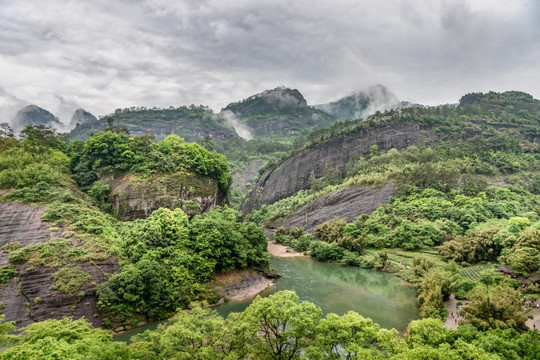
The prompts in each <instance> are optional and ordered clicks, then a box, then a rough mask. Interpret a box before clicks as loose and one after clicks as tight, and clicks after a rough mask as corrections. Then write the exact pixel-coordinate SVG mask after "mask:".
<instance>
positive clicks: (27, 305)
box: [0, 202, 119, 327]
mask: <svg viewBox="0 0 540 360" xmlns="http://www.w3.org/2000/svg"><path fill="white" fill-rule="evenodd" d="M45 209H46V207H45V206H39V207H37V206H30V205H24V204H21V203H17V202H8V203H1V204H0V247H2V246H4V245H6V244H8V243H14V242H20V246H21V248H24V247H26V246H28V245H32V244H38V243H41V242H48V241H51V240H52V239H55V238H59V237H62V233H63V232H64V231H65V230H67V229H65V228H62V227H60V228H58V227H56V228H53V227H51V226H52V224H50V223H45V222H43V221H41V216H42V215H43V212H44V211H45ZM71 241H72V246H73V249H74V250H76V248H78V247H80V246H81V244H80V243H78V241H76V240H71ZM8 259H9V254H7V252H6V251H5V249H3V250H2V251H0V266H4V265H8V264H9V261H8ZM14 266H15V267H16V269H17V275H16V276H15V277H14V278H12V279H11V281H10V282H9V283H7V284H5V285H4V286H3V287H2V285H0V301H1V302H2V303H3V304H4V309H3V312H4V314H5V315H6V320H7V321H15V322H16V325H17V327H22V326H25V325H28V324H30V323H32V322H34V321H42V320H46V319H50V318H54V319H61V318H63V317H66V316H72V317H73V318H75V319H78V318H81V317H83V316H84V317H85V318H86V319H87V320H89V321H90V322H92V323H93V324H94V325H95V326H101V325H102V316H101V314H100V312H99V310H98V309H97V297H96V294H95V290H96V288H97V287H98V286H99V285H100V284H101V283H103V282H105V281H106V280H107V279H106V274H110V273H114V272H117V271H118V269H119V266H118V264H117V262H116V260H115V259H114V258H109V259H105V260H100V261H94V262H82V263H78V264H77V267H79V268H80V269H81V270H82V271H84V273H86V274H88V275H89V276H90V277H91V279H90V280H89V281H87V282H86V283H85V284H83V285H82V286H81V287H80V288H79V289H78V290H77V292H76V294H74V295H71V296H70V295H67V294H65V293H63V292H61V291H59V290H58V289H56V288H55V279H54V277H53V274H54V273H55V272H57V271H58V270H59V268H57V267H41V266H32V265H30V264H29V263H28V262H23V263H17V264H16V265H14Z"/></svg>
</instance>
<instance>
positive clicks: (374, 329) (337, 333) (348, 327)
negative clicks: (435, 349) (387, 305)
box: [306, 311, 404, 359]
mask: <svg viewBox="0 0 540 360" xmlns="http://www.w3.org/2000/svg"><path fill="white" fill-rule="evenodd" d="M403 345H404V344H403V341H401V340H400V339H399V337H397V331H396V330H386V329H381V328H380V327H379V325H378V324H374V323H373V321H372V320H371V319H367V318H364V317H363V316H362V315H360V314H358V313H355V312H353V311H349V312H348V313H346V314H345V315H343V316H338V315H336V314H328V315H327V316H326V318H325V319H322V320H321V321H320V322H319V325H318V326H317V328H316V330H315V338H314V340H313V342H312V343H311V344H309V346H308V347H307V351H306V353H307V354H308V358H309V359H370V358H373V357H375V356H376V355H375V354H379V353H394V352H396V350H397V349H400V348H402V347H403ZM374 355H375V356H374Z"/></svg>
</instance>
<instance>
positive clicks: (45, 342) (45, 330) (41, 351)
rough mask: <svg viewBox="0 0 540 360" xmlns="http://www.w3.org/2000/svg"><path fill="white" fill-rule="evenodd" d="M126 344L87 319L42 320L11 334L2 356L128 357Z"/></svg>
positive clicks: (92, 359) (47, 358)
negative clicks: (9, 343) (113, 338)
mask: <svg viewBox="0 0 540 360" xmlns="http://www.w3.org/2000/svg"><path fill="white" fill-rule="evenodd" d="M133 355H135V354H134V353H132V352H131V351H130V350H129V348H128V347H127V346H126V344H124V343H122V342H118V341H113V340H112V336H111V335H110V334H109V333H108V332H107V331H105V330H101V329H96V328H94V327H93V326H92V325H91V324H90V323H89V322H88V321H87V320H85V319H79V320H71V319H68V318H64V319H62V320H52V319H51V320H45V321H41V322H36V323H33V324H31V325H28V326H27V327H25V328H23V329H22V330H21V332H20V333H19V334H17V335H13V336H12V343H11V346H10V347H9V348H7V349H3V350H2V359H10V360H11V359H14V360H15V359H17V360H33V359H44V360H53V359H75V360H83V359H84V360H98V359H103V360H113V359H114V360H116V359H119V360H129V359H133V357H134V356H133Z"/></svg>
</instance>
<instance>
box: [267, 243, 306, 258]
mask: <svg viewBox="0 0 540 360" xmlns="http://www.w3.org/2000/svg"><path fill="white" fill-rule="evenodd" d="M268 252H269V253H270V255H272V256H273V257H278V258H287V257H308V256H307V255H304V254H303V253H301V252H298V251H296V250H294V249H291V248H290V247H288V246H285V245H281V244H278V243H276V242H274V241H268Z"/></svg>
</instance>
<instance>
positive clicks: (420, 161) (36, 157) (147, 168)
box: [0, 88, 540, 359]
mask: <svg viewBox="0 0 540 360" xmlns="http://www.w3.org/2000/svg"><path fill="white" fill-rule="evenodd" d="M226 110H228V111H231V112H233V113H234V114H235V115H236V116H237V117H238V118H239V119H240V120H241V121H244V122H246V123H248V124H249V125H250V126H251V127H252V128H254V129H257V131H259V134H262V135H261V136H263V137H264V141H262V140H260V139H259V140H251V141H245V140H239V138H230V139H222V140H220V141H218V140H217V139H210V138H207V139H206V140H205V141H204V142H202V143H203V146H200V145H197V144H190V143H186V142H184V140H183V139H182V138H180V137H179V136H176V135H170V136H168V137H166V138H164V139H163V140H162V141H161V142H155V140H154V137H153V136H151V135H149V134H147V135H144V136H136V137H130V136H128V135H127V134H125V133H124V130H123V129H122V126H116V127H114V126H112V127H111V128H110V129H109V131H105V132H98V133H96V134H95V135H94V136H92V137H91V138H89V139H88V140H86V142H82V141H77V140H75V141H72V142H71V143H70V144H66V143H64V142H63V141H62V140H61V139H59V138H58V136H56V134H54V132H52V133H51V132H50V131H49V130H50V129H46V128H37V129H36V128H34V129H32V128H31V129H29V130H28V131H26V134H27V138H26V140H24V141H22V142H19V141H16V140H14V139H12V138H9V137H4V138H2V139H1V142H0V160H1V161H0V189H3V191H2V195H1V198H0V201H1V202H4V203H6V202H15V201H20V202H23V203H26V204H41V205H46V209H45V210H44V213H43V216H42V217H41V221H43V222H47V223H49V224H50V226H51V228H52V229H49V230H48V231H51V232H56V231H58V232H59V233H61V234H62V237H61V238H60V237H59V238H57V239H52V240H50V241H43V242H40V243H37V244H17V243H7V244H5V245H3V247H2V254H3V255H2V256H4V255H5V254H7V257H8V258H9V263H8V265H6V266H4V267H2V268H0V279H1V283H2V284H8V285H9V284H11V283H12V282H14V281H16V280H15V279H17V278H23V277H24V276H23V271H27V266H32V267H34V268H39V269H49V268H52V269H54V271H53V272H51V276H52V279H54V287H53V288H52V290H51V291H54V292H57V291H58V292H63V293H65V294H66V295H69V296H78V294H79V293H80V292H81V291H83V290H81V289H85V290H84V291H88V289H89V286H90V285H88V284H89V283H90V284H91V281H92V279H93V277H92V275H89V273H88V271H86V269H87V268H86V267H85V266H86V265H84V264H85V263H89V264H93V263H99V262H100V261H105V260H107V259H111V258H112V259H114V261H116V262H117V264H118V265H119V266H118V268H117V270H116V271H112V272H111V273H109V274H108V275H107V276H106V278H104V279H102V280H103V281H100V282H99V283H96V284H94V285H91V289H93V290H92V291H93V294H95V296H96V299H97V300H96V306H97V307H98V308H99V310H100V314H102V316H103V321H102V323H101V324H100V325H102V326H104V327H113V326H116V325H117V324H123V325H128V324H129V325H136V324H137V323H138V322H140V321H141V320H144V321H149V320H152V319H165V318H169V320H168V321H166V322H164V323H162V324H161V325H160V326H158V329H157V330H153V331H146V332H144V333H141V334H139V335H138V336H136V337H135V338H134V339H133V341H132V343H131V344H130V345H126V344H123V343H116V342H113V341H112V339H111V337H110V336H109V335H108V334H107V333H105V332H103V331H102V330H98V329H94V328H92V327H91V326H90V325H89V323H88V322H87V321H86V320H84V319H79V320H68V319H60V316H57V317H56V318H57V319H54V318H55V316H52V315H51V316H50V318H53V319H49V320H46V321H43V322H36V323H34V324H30V325H28V326H26V327H25V328H23V329H22V330H21V332H20V333H14V332H13V326H12V324H11V323H10V322H3V323H2V324H0V343H1V344H2V345H3V346H5V347H6V351H5V352H4V357H5V358H7V359H30V358H47V357H51V356H52V355H50V354H56V356H58V357H69V358H75V359H76V358H81V359H82V358H85V359H88V358H90V359H91V358H96V356H97V355H96V354H99V358H100V359H108V358H110V359H118V358H122V359H163V358H165V359H537V358H538V356H539V354H540V332H539V331H538V329H528V328H527V326H526V322H527V321H528V320H529V317H530V316H531V314H532V312H531V309H530V307H531V305H532V304H533V303H538V304H540V302H539V297H540V288H539V285H538V283H539V282H538V276H539V268H540V147H539V144H540V101H539V100H536V99H534V98H532V97H531V96H530V95H528V94H525V93H521V92H515V91H511V92H505V93H493V92H491V93H487V94H481V93H473V94H468V95H465V96H463V97H462V98H461V100H460V103H459V104H458V105H455V106H454V105H445V106H439V107H429V108H428V107H411V108H402V109H394V110H389V111H385V112H376V113H375V114H373V115H371V116H368V117H367V118H366V119H357V120H353V121H345V122H336V123H333V125H331V126H330V127H327V128H319V129H315V130H313V131H311V132H309V130H311V129H310V127H311V125H309V124H308V123H301V128H300V129H299V131H298V132H297V131H296V130H294V127H292V125H294V126H296V125H295V124H294V123H293V122H291V119H299V117H295V116H296V115H298V114H304V113H305V112H312V114H313V111H314V110H313V109H310V108H309V107H307V104H306V102H305V100H304V99H303V97H301V95H299V93H297V92H295V90H290V89H284V88H278V89H275V90H272V91H269V92H266V93H263V94H260V95H257V96H254V97H251V98H249V99H247V100H245V101H243V102H239V103H236V104H232V105H230V106H229V107H228V108H227V109H226ZM137 111H139V110H136V111H135V112H137ZM171 111H172V110H171ZM182 111H184V110H182ZM186 111H187V110H186ZM129 112H131V111H128V113H129ZM132 115H133V114H132ZM259 115H261V116H259ZM130 116H131V115H130ZM285 118H286V120H284V119H285ZM269 119H270V120H271V119H278V120H279V121H278V122H279V123H281V124H286V126H285V127H282V128H272V126H273V125H271V124H272V121H270V122H269V123H268V125H265V124H266V121H267V120H269ZM312 119H313V118H312ZM324 119H327V120H330V118H324ZM324 121H326V120H324ZM324 121H321V122H318V125H320V126H322V124H325V126H326V125H330V124H331V122H328V123H324ZM110 125H111V124H109V126H110ZM415 131H417V132H415ZM404 132H405V133H406V134H405V135H404ZM280 133H287V134H293V135H294V136H296V135H298V134H300V133H303V134H305V136H302V137H298V138H297V139H296V140H295V141H294V142H293V143H292V144H291V145H283V144H278V143H276V142H275V141H272V139H274V138H275V136H276V134H280ZM381 134H385V137H384V138H381ZM386 135H388V136H386ZM290 139H291V138H286V139H285V141H284V142H289V143H290V142H291V141H289V140H290ZM412 139H416V140H417V141H412ZM336 144H338V145H339V144H341V145H340V146H341V147H340V148H339V149H340V151H341V152H342V153H340V154H339V156H334V154H333V152H332V151H334V150H335V149H336V148H337V147H334V146H337V145H336ZM343 144H345V145H346V146H345V145H343ZM349 144H350V146H349ZM396 144H397V145H396ZM239 145H246V148H245V149H241V150H239V149H238V146H239ZM212 147H215V148H216V149H219V150H220V151H221V150H223V149H228V151H230V152H231V154H234V157H233V160H234V162H233V167H234V168H236V169H238V168H241V167H242V163H243V162H244V161H245V160H247V159H249V160H253V159H264V160H270V161H269V162H268V163H267V164H266V165H265V166H263V167H262V168H261V170H260V171H259V178H258V179H255V181H254V184H255V185H253V186H252V189H251V194H250V195H248V197H247V198H246V199H245V200H244V202H247V201H249V199H250V198H251V197H259V198H264V197H263V195H264V193H265V191H266V192H268V191H271V192H273V193H275V194H274V195H275V196H274V197H273V199H277V201H270V200H269V201H267V202H262V203H261V204H260V206H253V207H251V208H250V210H252V211H250V213H246V214H240V213H239V212H238V211H236V210H232V209H230V208H227V207H225V208H216V209H213V210H211V211H209V212H206V213H204V214H200V215H195V216H192V217H191V218H190V216H188V214H186V212H184V211H183V210H181V209H180V208H175V209H165V208H161V209H158V210H156V211H154V212H152V214H151V215H149V216H148V217H147V218H144V219H138V220H135V221H130V222H121V221H118V220H117V219H116V218H115V217H114V216H112V214H113V212H112V210H111V208H110V206H108V205H110V201H111V199H110V197H109V195H110V193H109V191H110V190H109V188H108V186H107V185H105V184H104V183H103V182H102V181H100V180H98V179H100V176H101V177H103V176H104V174H106V173H110V172H113V173H114V172H117V173H119V174H126V173H133V174H137V176H141V177H145V176H148V177H152V176H155V175H156V174H159V173H166V174H177V173H194V174H197V175H198V176H206V177H210V178H212V179H214V180H216V181H217V183H218V184H219V187H220V189H221V191H222V192H223V193H224V194H226V195H228V196H229V199H230V200H231V201H232V202H233V203H236V204H238V203H239V202H240V197H241V195H240V194H238V192H234V191H230V184H231V171H230V167H229V163H228V162H227V159H226V158H225V157H224V156H223V155H220V154H218V153H217V152H215V151H211V150H209V149H211V148H212ZM315 155H316V156H315ZM330 158H331V159H332V162H327V163H321V164H309V165H310V166H311V165H313V166H311V167H310V166H307V165H306V166H301V164H300V163H301V161H300V160H301V159H311V162H315V160H313V159H330ZM299 159H300V160H299ZM344 159H345V160H344ZM299 164H300V165H299ZM278 176H279V177H282V178H281V179H278V180H279V181H281V183H292V182H294V181H296V182H297V183H296V184H295V186H296V185H298V187H292V186H291V187H290V188H289V189H287V191H289V190H291V189H293V188H294V189H296V190H294V191H293V192H292V196H289V195H290V194H291V192H286V191H285V190H284V189H279V188H272V187H271V186H270V184H278V183H279V181H276V182H274V183H272V181H273V180H275V178H276V177H278ZM352 188H369V189H370V192H369V193H370V194H372V193H374V192H376V191H377V189H385V190H384V191H387V192H391V196H387V197H380V198H381V199H384V201H381V202H380V203H378V204H377V206H374V207H370V209H371V210H369V211H366V212H358V213H355V214H354V216H348V217H347V219H343V218H333V217H331V216H330V215H329V214H331V212H329V211H327V212H326V214H327V217H326V218H325V217H324V214H325V211H324V210H325V209H324V204H325V202H324V201H322V200H321V199H330V198H331V197H332V196H333V195H335V194H337V193H339V192H342V191H343V190H345V189H352ZM291 191H292V190H291ZM359 193H362V192H359ZM266 199H270V197H267V198H266ZM314 203H317V204H318V206H321V208H319V209H318V211H319V215H318V216H320V219H321V221H320V222H319V223H318V225H317V226H315V227H314V228H313V229H312V230H311V229H310V231H309V232H308V231H306V229H304V228H303V227H302V226H298V225H297V223H295V224H296V225H295V226H288V223H287V221H288V219H290V218H292V217H293V215H294V214H297V212H298V211H299V209H303V210H302V211H305V213H302V214H305V217H306V221H307V218H308V217H309V216H310V215H311V213H310V211H309V210H306V209H309V207H310V206H311V205H313V204H314ZM321 204H322V205H321ZM338 205H339V204H337V205H336V204H333V206H338ZM347 205H348V207H347V209H350V210H349V211H351V212H354V211H358V209H360V208H364V207H360V206H358V207H355V206H350V205H351V204H347ZM245 208H246V207H244V209H245ZM366 208H367V207H366ZM321 214H323V215H321ZM264 231H266V232H267V233H268V234H269V237H270V238H272V240H274V241H276V242H278V243H281V244H284V245H287V246H289V247H291V248H293V249H295V250H297V251H299V252H303V253H305V254H308V255H310V256H312V257H314V258H316V259H318V260H320V261H328V262H333V263H343V264H344V265H347V266H353V267H358V268H363V269H371V270H377V271H387V272H391V273H394V274H395V275H397V276H400V277H401V278H403V279H404V280H406V281H408V282H410V283H412V284H414V286H415V288H416V290H417V303H418V307H419V310H420V312H419V313H420V317H421V319H420V320H416V321H413V322H411V323H410V324H409V326H408V328H407V331H406V333H405V334H404V337H400V336H399V335H398V334H397V331H396V330H388V329H381V328H380V326H379V325H377V324H375V323H373V321H372V320H370V319H367V318H364V317H362V316H361V315H359V314H357V313H354V312H347V313H345V314H343V315H341V316H340V315H336V314H326V315H324V316H323V313H322V310H321V309H320V308H319V307H317V306H316V305H315V304H313V303H311V302H300V300H299V298H298V296H297V295H296V294H294V293H293V292H290V291H283V292H278V293H276V294H273V295H271V296H268V297H266V298H261V297H257V298H256V299H255V300H254V301H253V302H252V303H251V304H250V305H249V306H248V308H247V309H246V310H245V311H244V312H242V313H231V314H230V315H229V316H228V317H226V318H223V317H221V316H219V315H218V314H217V313H216V312H215V311H213V310H211V309H209V308H208V307H206V303H207V302H211V303H212V302H215V301H216V300H217V296H216V295H215V294H214V293H213V292H212V291H211V290H210V289H209V288H208V286H207V283H208V281H209V280H210V279H211V277H212V276H213V275H214V274H215V273H218V272H227V271H229V270H232V269H246V268H252V269H258V270H263V269H266V268H267V267H268V266H269V261H270V257H269V255H268V252H267V240H266V237H265V235H264ZM0 259H1V258H0ZM336 266H338V265H336ZM502 266H504V268H503V267H502ZM496 268H498V270H499V271H497V272H496V271H494V270H495V269H496ZM500 271H503V272H504V273H501V272H500ZM89 276H90V278H89ZM535 279H536V280H535ZM13 284H14V283H13ZM23 285H24V284H23ZM85 286H86V287H85ZM22 288H23V289H24V286H23V287H22ZM84 291H83V294H82V295H81V296H85V294H84ZM451 296H454V297H455V299H456V300H457V301H460V302H458V303H457V304H456V305H463V307H462V308H461V307H460V308H457V307H456V308H453V307H451V308H448V307H447V306H446V305H445V301H447V300H449V299H450V298H451ZM461 301H462V303H461ZM44 302H47V299H37V298H36V299H34V300H33V303H32V304H29V305H28V307H29V312H30V313H32V312H33V311H34V312H35V311H36V309H39V306H40V305H41V304H42V303H44ZM450 311H451V314H450V316H449V312H450ZM173 314H174V315H173ZM457 315H459V319H458V318H457V317H456V318H454V316H457ZM98 316H101V315H99V314H98ZM171 316H172V317H171ZM77 317H78V316H77ZM448 319H450V320H452V322H453V324H454V325H455V326H456V327H457V329H456V330H450V329H448V328H446V327H443V322H444V321H445V320H448ZM454 319H455V320H454ZM8 320H9V319H8ZM458 325H459V326H458Z"/></svg>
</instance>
